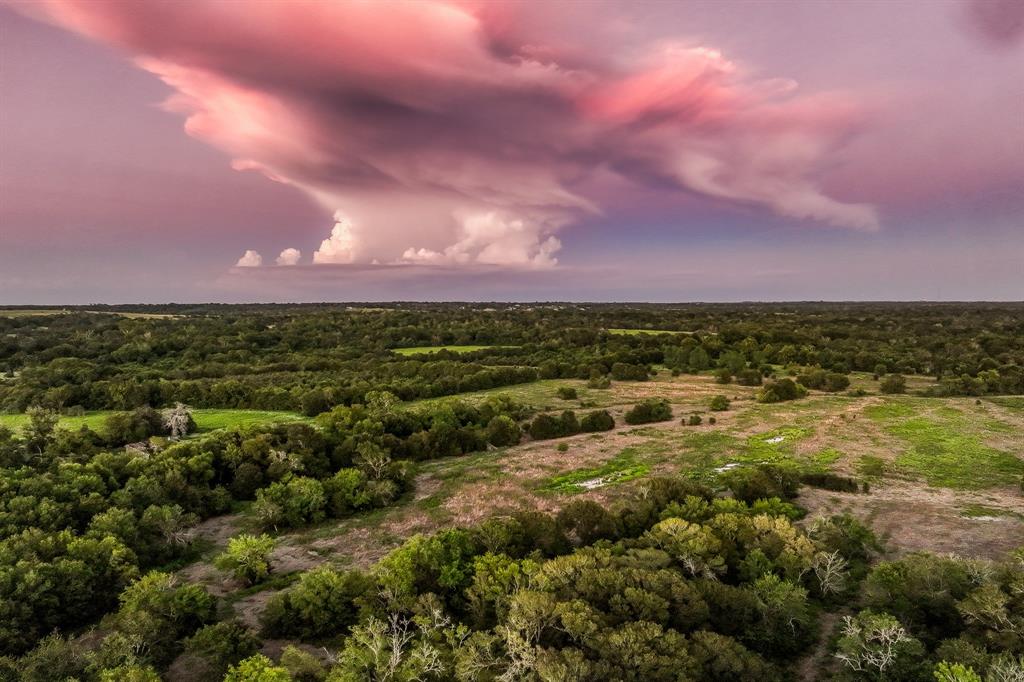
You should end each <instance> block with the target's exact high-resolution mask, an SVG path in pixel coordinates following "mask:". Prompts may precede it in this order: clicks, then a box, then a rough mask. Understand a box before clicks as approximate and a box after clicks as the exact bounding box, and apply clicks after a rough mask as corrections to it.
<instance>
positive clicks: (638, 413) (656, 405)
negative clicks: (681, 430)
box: [625, 398, 672, 424]
mask: <svg viewBox="0 0 1024 682" xmlns="http://www.w3.org/2000/svg"><path fill="white" fill-rule="evenodd" d="M671 418H672V408H671V407H670V406H669V404H668V401H667V400H665V399H664V398H649V399H647V400H644V401H642V402H639V403H637V404H636V405H634V406H633V407H632V409H630V410H629V411H628V412H626V416H625V419H626V423H627V424H649V423H651V422H663V421H667V420H669V419H671Z"/></svg>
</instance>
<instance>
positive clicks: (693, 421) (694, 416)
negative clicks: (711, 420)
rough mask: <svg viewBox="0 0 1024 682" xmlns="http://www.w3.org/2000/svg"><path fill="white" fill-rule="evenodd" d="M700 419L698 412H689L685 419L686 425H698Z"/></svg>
mask: <svg viewBox="0 0 1024 682" xmlns="http://www.w3.org/2000/svg"><path fill="white" fill-rule="evenodd" d="M701 421H703V420H702V419H701V418H700V415H699V414H691V415H690V417H689V418H688V419H687V420H686V423H687V425H688V426H700V423H701Z"/></svg>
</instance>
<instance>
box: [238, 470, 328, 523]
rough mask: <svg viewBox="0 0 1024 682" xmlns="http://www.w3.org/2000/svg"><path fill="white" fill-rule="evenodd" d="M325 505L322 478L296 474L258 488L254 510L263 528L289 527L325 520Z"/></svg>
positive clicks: (325, 498) (325, 499)
mask: <svg viewBox="0 0 1024 682" xmlns="http://www.w3.org/2000/svg"><path fill="white" fill-rule="evenodd" d="M326 505H327V496H326V494H325V493H324V486H323V484H322V483H321V482H320V481H318V480H316V479H315V478H304V477H296V478H293V479H291V480H290V481H288V482H287V483H282V482H277V483H273V484H271V485H270V486H268V487H266V488H263V489H261V490H258V491H256V502H255V503H254V504H253V511H254V512H255V514H256V517H257V518H258V519H259V520H260V523H261V524H262V525H263V527H264V528H278V527H285V528H288V527H296V526H302V525H305V524H307V523H316V522H318V521H322V520H323V518H324V508H325V507H326Z"/></svg>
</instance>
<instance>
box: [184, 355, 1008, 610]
mask: <svg viewBox="0 0 1024 682" xmlns="http://www.w3.org/2000/svg"><path fill="white" fill-rule="evenodd" d="M584 384H585V382H577V381H567V380H550V381H540V382H536V383H533V384H525V385H521V386H513V387H509V388H505V389H502V390H500V391H482V392H477V393H471V394H466V395H464V396H460V397H464V398H467V399H469V400H480V399H483V398H485V397H487V396H489V395H494V394H496V393H504V394H507V395H511V396H514V397H515V398H516V399H518V400H522V401H524V402H528V403H531V404H535V405H537V406H539V407H543V408H548V409H552V410H561V409H566V408H575V409H577V410H579V409H580V406H579V404H580V403H586V404H593V405H597V406H599V407H602V408H607V409H609V411H610V412H611V413H612V414H614V415H616V419H617V427H616V429H615V430H613V431H610V432H604V433H596V434H580V435H576V436H571V437H568V438H562V439H553V440H546V441H533V442H526V443H523V444H521V445H518V446H514V447H509V448H502V449H497V450H492V451H488V452H480V453H475V454H471V455H466V456H462V457H455V458H448V459H442V460H435V461H430V462H426V463H424V464H422V465H421V466H420V467H419V470H418V471H419V473H418V475H417V478H416V490H415V493H414V494H413V495H411V496H409V497H408V498H407V499H406V500H404V501H403V502H401V503H399V504H398V505H395V506H393V507H389V508H386V509H382V510H378V511H375V512H372V513H369V514H365V515H361V516H357V517H353V518H349V519H344V520H340V521H331V522H327V523H324V524H321V525H318V526H313V527H308V528H304V529H299V530H296V531H292V532H287V533H284V534H282V535H281V536H280V538H279V541H278V546H277V548H276V549H275V551H274V554H273V556H272V561H273V563H274V566H275V570H276V571H279V572H281V573H288V572H293V571H299V570H306V569H308V568H311V567H314V566H317V565H321V564H329V565H333V566H338V567H362V568H365V567H368V566H369V565H371V564H372V563H373V562H375V561H376V560H377V559H379V558H380V557H381V556H383V555H384V554H385V553H386V552H387V551H389V550H391V549H393V548H394V547H396V546H398V545H399V544H401V543H402V541H403V540H404V539H406V538H408V537H409V536H410V535H412V534H415V533H429V532H433V531H436V530H439V529H441V528H444V527H448V526H451V525H459V524H470V523H474V522H477V521H479V520H481V519H482V518H485V517H487V516H490V515H493V514H495V513H501V512H506V511H509V510H514V509H524V508H526V509H539V510H543V511H557V510H558V509H559V508H560V507H562V506H563V505H565V504H566V503H567V502H569V501H571V500H574V499H581V498H583V499H594V500H597V501H600V502H608V501H611V500H614V499H616V498H619V497H621V496H623V495H624V494H627V493H629V492H630V491H635V490H637V489H638V488H640V487H642V486H643V485H644V481H645V480H646V479H647V478H649V477H650V476H653V475H664V474H683V475H689V476H693V477H695V478H698V479H702V480H708V481H712V480H714V478H715V477H716V476H717V475H718V472H719V471H721V470H723V469H728V468H732V467H735V466H749V465H752V464H756V463H760V462H772V463H778V464H783V465H788V466H792V467H795V468H798V469H800V470H803V471H835V472H838V473H840V474H844V475H849V476H852V477H855V478H857V479H858V480H868V481H869V482H870V492H868V493H837V492H832V491H827V490H819V489H814V488H809V487H806V486H805V487H804V488H802V489H801V494H800V496H799V497H798V498H797V500H796V502H797V503H798V504H800V505H802V506H804V507H806V508H807V509H808V511H809V516H808V519H807V521H806V522H810V521H811V520H813V519H814V518H817V517H818V516H821V515H828V514H833V513H841V512H850V513H852V514H854V515H855V516H857V517H858V518H860V519H862V520H864V521H865V522H867V523H869V524H871V525H872V527H873V528H875V529H876V532H878V533H879V534H880V536H882V537H883V538H884V540H885V541H886V542H887V546H888V548H889V551H890V552H891V554H892V555H901V554H903V553H906V552H910V551H917V550H932V551H938V552H959V553H962V554H965V555H972V556H986V557H998V556H1001V555H1002V554H1003V553H1004V552H1006V551H1008V550H1009V549H1011V548H1013V547H1014V546H1016V545H1019V544H1020V540H1021V538H1024V498H1022V497H1021V494H1020V489H1019V487H1018V485H1019V481H1020V478H1021V476H1024V441H1022V439H1021V438H1020V437H1019V435H1020V434H1021V433H1024V407H1022V406H1018V405H1017V404H1016V403H1015V402H1014V401H1009V402H1006V401H997V400H992V401H982V402H981V403H980V404H978V403H976V401H975V400H973V399H966V398H915V397H909V396H880V395H869V396H863V397H850V396H845V395H832V394H825V393H819V392H812V394H811V395H810V396H808V397H807V398H806V399H803V400H799V401H794V402H788V403H776V404H770V405H765V404H760V403H757V402H755V401H754V400H753V399H752V397H753V393H754V389H752V388H747V387H740V386H734V385H727V386H722V385H719V384H715V383H714V382H713V381H712V379H711V378H710V377H706V376H692V375H690V376H686V375H684V376H680V377H675V378H673V377H671V376H669V375H668V373H662V374H660V375H659V376H658V377H657V379H656V380H654V381H650V382H614V383H613V384H612V387H611V388H610V389H607V390H595V389H586V388H584ZM566 385H568V386H574V387H576V388H577V389H578V390H579V391H580V396H579V399H577V400H575V401H565V400H561V399H559V398H557V396H556V394H555V393H556V391H557V388H558V387H559V386H566ZM716 394H724V395H728V396H729V397H730V398H731V399H732V400H733V402H732V406H731V407H730V409H729V410H728V411H725V412H715V413H711V412H708V411H707V407H706V406H707V401H708V400H709V399H710V397H711V396H713V395H716ZM651 396H663V397H665V398H667V399H668V400H669V401H670V403H671V404H672V406H673V410H674V412H675V418H674V419H673V420H672V421H667V422H661V423H655V424H647V425H643V426H626V425H624V424H623V423H622V421H621V415H622V413H623V412H624V411H625V410H626V409H628V408H629V407H630V406H632V405H633V404H634V403H635V402H636V401H637V400H639V399H642V398H644V397H651ZM438 400H443V399H438ZM427 402H428V401H420V402H419V403H418V404H420V405H422V404H425V403H427ZM429 402H433V401H429ZM1000 403H1004V404H1000ZM691 412H701V413H702V414H703V417H704V423H703V424H701V425H699V426H683V425H681V424H680V423H679V418H680V417H682V416H684V415H688V414H690V413H691ZM897 415H898V416H899V419H900V420H901V421H900V422H897V421H895V420H896V417H897ZM709 416H715V417H716V424H714V425H710V424H708V423H707V418H708V417H709ZM901 423H902V424H907V423H909V424H910V426H909V427H901V426H900V424H901ZM562 443H565V444H566V445H567V446H568V449H567V450H565V451H564V452H562V451H559V447H558V446H559V444H562ZM954 452H955V456H954V454H953V453H954ZM866 459H867V460H868V461H870V462H874V463H875V466H874V468H873V469H870V470H869V471H865V467H864V461H865V460H866ZM256 527H257V526H256V524H255V521H254V519H253V518H251V517H250V516H249V513H248V512H245V511H243V512H241V513H240V514H235V515H232V516H228V517H221V518H218V519H212V520H210V521H208V522H206V523H205V524H204V526H203V529H202V533H204V535H206V536H207V537H208V538H209V539H210V540H212V542H213V547H214V549H212V550H211V552H210V553H209V554H208V555H207V557H206V559H205V560H203V561H200V562H197V563H195V564H193V565H191V566H189V567H187V568H186V569H184V570H183V575H184V576H185V577H187V578H188V579H189V580H196V581H200V582H203V583H205V584H207V585H208V587H209V588H210V589H211V590H213V591H214V592H216V593H218V594H227V593H230V592H231V590H232V589H234V588H233V587H232V585H231V582H230V581H229V580H227V579H226V578H225V576H224V574H223V573H222V572H220V571H217V570H215V569H214V568H213V567H212V565H210V564H209V557H210V556H212V555H213V552H215V551H216V549H217V548H220V547H222V546H223V543H225V542H226V539H227V538H228V537H230V536H231V535H232V534H234V533H237V532H242V531H253V530H255V529H256ZM269 596H270V595H269V593H268V592H266V591H257V592H253V593H247V594H246V596H244V597H242V598H240V599H238V600H237V601H235V602H234V607H233V608H234V609H235V611H236V613H237V615H238V616H239V617H241V618H242V619H243V620H245V621H246V622H249V623H251V624H253V625H255V624H257V622H258V617H259V614H260V612H261V610H262V607H263V605H264V604H265V603H266V600H267V599H268V598H269Z"/></svg>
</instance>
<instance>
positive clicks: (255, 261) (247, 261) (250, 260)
mask: <svg viewBox="0 0 1024 682" xmlns="http://www.w3.org/2000/svg"><path fill="white" fill-rule="evenodd" d="M261 265H263V256H261V255H260V254H259V252H257V251H253V250H252V249H247V250H246V252H245V253H243V254H242V257H241V258H239V259H238V262H237V263H235V267H236V268H258V267H259V266H261Z"/></svg>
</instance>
